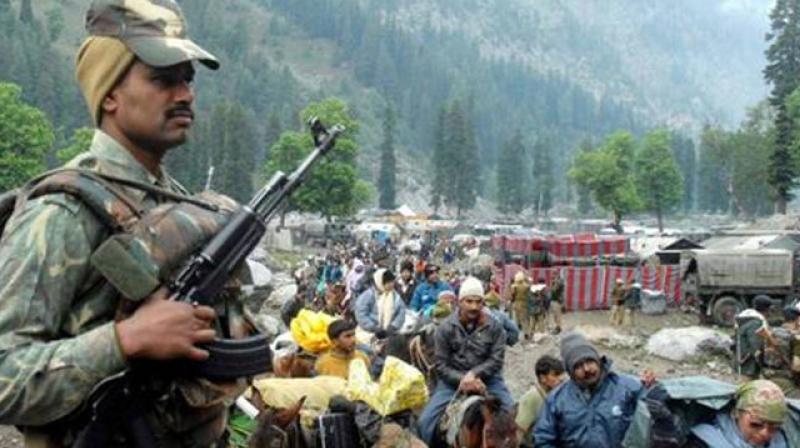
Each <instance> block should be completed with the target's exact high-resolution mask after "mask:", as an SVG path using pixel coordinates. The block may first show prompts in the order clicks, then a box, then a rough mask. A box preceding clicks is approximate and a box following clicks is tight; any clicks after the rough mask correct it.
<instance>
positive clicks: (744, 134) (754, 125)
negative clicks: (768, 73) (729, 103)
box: [700, 102, 775, 217]
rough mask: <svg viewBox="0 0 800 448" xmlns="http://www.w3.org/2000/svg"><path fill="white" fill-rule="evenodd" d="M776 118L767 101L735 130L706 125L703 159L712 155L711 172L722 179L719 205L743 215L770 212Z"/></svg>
mask: <svg viewBox="0 0 800 448" xmlns="http://www.w3.org/2000/svg"><path fill="white" fill-rule="evenodd" d="M773 121H774V115H773V112H772V108H771V107H770V106H769V104H767V103H766V102H764V103H761V104H759V105H758V106H756V107H754V108H752V109H750V110H749V111H748V114H747V119H746V120H745V122H744V123H742V125H741V126H740V128H739V129H738V130H737V131H735V132H730V131H725V130H723V129H720V128H714V127H710V126H706V127H705V128H704V130H703V132H702V134H701V138H700V141H701V150H702V151H701V156H703V157H702V158H701V161H703V158H706V157H707V158H708V159H709V162H710V166H711V170H710V171H709V175H711V176H713V178H714V179H717V180H718V181H719V185H720V187H721V189H722V190H723V192H724V196H723V198H724V199H723V200H721V201H720V202H723V203H722V204H719V207H716V208H718V209H720V210H728V211H730V212H731V213H733V214H735V215H738V216H740V217H752V216H756V215H761V214H764V213H767V212H768V210H767V209H766V208H765V207H764V205H765V204H768V203H769V198H770V191H769V189H768V184H767V177H768V176H769V167H768V160H769V157H770V153H771V150H772V142H773V141H774V139H773V138H774V137H773V136H774V133H775V129H774V127H773V125H772V123H773ZM704 163H705V162H704ZM702 168H703V166H702V165H701V169H702ZM704 174H705V173H704ZM725 203H727V204H725Z"/></svg>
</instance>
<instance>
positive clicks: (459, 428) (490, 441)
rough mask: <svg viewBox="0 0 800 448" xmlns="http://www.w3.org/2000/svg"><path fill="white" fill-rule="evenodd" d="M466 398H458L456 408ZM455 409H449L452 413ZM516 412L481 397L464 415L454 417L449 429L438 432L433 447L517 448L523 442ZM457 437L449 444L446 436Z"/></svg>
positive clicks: (491, 398) (455, 402)
mask: <svg viewBox="0 0 800 448" xmlns="http://www.w3.org/2000/svg"><path fill="white" fill-rule="evenodd" d="M465 399H467V398H466V397H461V398H457V399H456V400H454V401H453V402H452V403H451V405H452V404H456V405H458V404H460V403H461V402H463V401H464V400H465ZM450 409H451V407H450V406H448V410H450ZM515 417H516V411H512V412H508V411H505V410H503V409H502V406H501V402H500V400H499V399H497V398H495V397H492V396H487V397H479V398H477V399H475V400H473V401H472V402H471V403H470V404H468V405H467V408H466V410H464V411H463V414H461V415H450V416H449V418H448V420H447V423H446V426H447V429H446V430H445V429H444V428H441V427H439V428H437V432H436V434H435V435H434V443H433V445H431V446H432V447H449V448H517V447H518V446H519V438H518V435H517V424H516V421H515ZM443 431H446V432H447V433H451V432H452V433H453V434H454V435H455V437H454V438H453V440H451V441H449V442H448V441H447V440H446V439H447V437H446V435H445V434H444V433H443Z"/></svg>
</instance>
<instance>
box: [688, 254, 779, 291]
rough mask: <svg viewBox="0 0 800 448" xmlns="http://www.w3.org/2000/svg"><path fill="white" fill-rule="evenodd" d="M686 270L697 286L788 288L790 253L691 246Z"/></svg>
mask: <svg viewBox="0 0 800 448" xmlns="http://www.w3.org/2000/svg"><path fill="white" fill-rule="evenodd" d="M685 255H686V256H688V257H689V258H690V261H689V264H688V270H689V272H692V271H695V272H697V274H698V286H701V287H719V288H729V287H730V288H733V287H736V288H790V287H791V286H792V268H793V256H792V253H791V252H790V251H788V250H783V249H758V250H691V251H687V252H686V253H685Z"/></svg>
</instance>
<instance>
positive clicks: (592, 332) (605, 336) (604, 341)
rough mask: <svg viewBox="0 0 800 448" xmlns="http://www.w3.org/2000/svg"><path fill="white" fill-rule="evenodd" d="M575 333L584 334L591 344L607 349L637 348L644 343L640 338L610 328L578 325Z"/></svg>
mask: <svg viewBox="0 0 800 448" xmlns="http://www.w3.org/2000/svg"><path fill="white" fill-rule="evenodd" d="M575 331H577V332H579V333H581V334H583V335H584V336H585V337H586V339H587V340H589V342H592V343H594V344H600V345H602V346H604V347H607V348H636V347H639V346H641V345H642V342H643V341H642V339H641V338H640V337H638V336H635V335H629V334H625V333H622V332H620V331H619V330H617V329H616V328H614V327H609V326H597V325H578V326H577V327H575Z"/></svg>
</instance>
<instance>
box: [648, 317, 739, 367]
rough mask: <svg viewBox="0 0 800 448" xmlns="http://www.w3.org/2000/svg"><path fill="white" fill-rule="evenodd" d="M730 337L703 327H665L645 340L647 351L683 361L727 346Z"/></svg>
mask: <svg viewBox="0 0 800 448" xmlns="http://www.w3.org/2000/svg"><path fill="white" fill-rule="evenodd" d="M730 344H731V338H730V337H729V336H728V335H726V334H723V333H720V332H718V331H714V330H713V329H711V328H705V327H697V326H695V327H684V328H665V329H662V330H660V331H659V332H658V333H656V334H654V335H653V336H651V337H650V339H649V340H648V341H647V346H646V347H645V349H646V350H647V353H649V354H651V355H655V356H658V357H660V358H665V359H669V360H672V361H685V360H690V359H692V358H695V357H697V356H698V355H700V354H702V353H708V352H709V350H711V351H712V352H714V351H718V350H722V349H723V348H727V347H729V346H730Z"/></svg>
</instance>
